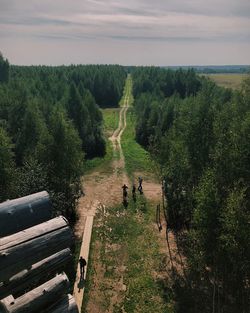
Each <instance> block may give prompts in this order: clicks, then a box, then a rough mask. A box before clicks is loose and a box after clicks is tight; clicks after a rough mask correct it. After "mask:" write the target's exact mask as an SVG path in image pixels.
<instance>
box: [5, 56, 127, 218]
mask: <svg viewBox="0 0 250 313" xmlns="http://www.w3.org/2000/svg"><path fill="white" fill-rule="evenodd" d="M125 79H126V71H125V69H124V68H122V67H121V66H116V65H114V66H113V65H111V66H105V65H103V66H101V65H100V66H98V65H96V66H95V65H89V66H80V65H79V66H73V65H72V66H68V67H67V66H61V67H47V66H29V67H25V66H12V65H10V64H9V62H8V60H6V59H4V57H3V56H2V55H0V201H4V200H6V199H12V198H15V197H20V196H24V195H27V194H30V193H34V192H37V191H40V190H47V191H49V192H50V194H51V195H52V198H53V201H54V207H55V210H59V211H61V212H62V213H64V214H65V215H66V216H67V217H68V218H69V220H70V221H71V222H73V221H74V220H75V205H76V202H77V199H78V198H79V196H80V194H81V192H82V187H81V186H82V184H81V177H82V174H83V168H84V160H85V159H86V158H93V157H96V156H103V155H104V154H105V140H104V138H103V134H102V113H101V111H100V109H99V106H101V107H103V106H106V105H107V106H117V105H118V103H119V100H120V98H121V96H122V92H123V85H124V81H125Z"/></svg>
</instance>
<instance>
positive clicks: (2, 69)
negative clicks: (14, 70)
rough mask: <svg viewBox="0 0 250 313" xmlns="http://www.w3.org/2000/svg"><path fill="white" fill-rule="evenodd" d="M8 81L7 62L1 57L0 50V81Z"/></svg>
mask: <svg viewBox="0 0 250 313" xmlns="http://www.w3.org/2000/svg"><path fill="white" fill-rule="evenodd" d="M8 81H9V62H8V60H7V59H6V60H5V59H4V58H3V55H2V53H1V52H0V83H8Z"/></svg>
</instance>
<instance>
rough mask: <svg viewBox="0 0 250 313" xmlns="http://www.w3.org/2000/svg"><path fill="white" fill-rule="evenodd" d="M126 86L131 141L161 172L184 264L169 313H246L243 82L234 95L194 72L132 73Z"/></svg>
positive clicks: (249, 140)
mask: <svg viewBox="0 0 250 313" xmlns="http://www.w3.org/2000/svg"><path fill="white" fill-rule="evenodd" d="M133 81H134V95H135V103H134V106H135V112H136V115H137V126H136V138H137V141H138V142H139V143H140V144H142V145H143V146H144V147H146V148H147V149H148V150H149V151H150V152H151V154H152V155H153V156H154V158H155V159H157V160H158V162H159V164H160V165H161V166H160V167H161V175H162V179H163V184H164V192H165V196H166V199H167V212H166V213H167V221H168V228H169V229H171V230H172V231H174V233H175V234H176V238H177V239H178V238H179V243H180V247H181V248H182V253H183V254H184V255H185V260H186V262H185V263H186V271H185V275H184V276H185V277H182V276H180V275H178V273H175V284H174V286H173V288H174V292H175V295H174V296H175V298H176V299H175V300H176V303H178V305H177V307H176V311H177V312H180V313H182V312H227V313H231V312H232V313H233V312H249V299H250V297H249V296H250V293H249V279H250V277H249V273H250V263H249V259H250V246H249V238H250V227H249V223H250V211H249V204H250V203H249V199H250V197H249V196H250V188H249V186H250V169H249V164H250V77H248V78H247V79H246V81H245V82H244V84H243V85H242V89H241V91H238V92H233V91H231V90H229V89H224V88H221V87H218V86H217V85H215V84H214V83H213V82H212V81H210V80H208V79H206V78H200V77H199V76H197V75H196V74H195V72H194V71H193V70H187V71H183V70H181V69H180V70H177V71H170V70H164V69H160V68H154V67H148V68H147V67H145V68H136V69H135V70H134V72H133ZM168 292H169V291H168Z"/></svg>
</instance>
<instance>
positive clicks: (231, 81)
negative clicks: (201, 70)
mask: <svg viewBox="0 0 250 313" xmlns="http://www.w3.org/2000/svg"><path fill="white" fill-rule="evenodd" d="M204 76H207V77H209V78H210V79H212V80H213V81H214V82H216V84H218V85H219V86H222V87H225V88H232V89H239V88H240V86H241V83H242V81H243V80H244V79H245V78H246V77H247V74H238V73H237V74H232V73H230V74H227V73H223V74H221V73H218V74H204Z"/></svg>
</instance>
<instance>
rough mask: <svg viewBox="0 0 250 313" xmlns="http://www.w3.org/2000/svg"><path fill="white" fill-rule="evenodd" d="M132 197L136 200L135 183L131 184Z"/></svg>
mask: <svg viewBox="0 0 250 313" xmlns="http://www.w3.org/2000/svg"><path fill="white" fill-rule="evenodd" d="M132 198H133V200H134V202H136V187H135V184H133V187H132Z"/></svg>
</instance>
